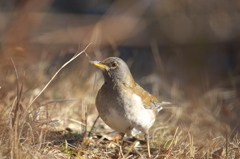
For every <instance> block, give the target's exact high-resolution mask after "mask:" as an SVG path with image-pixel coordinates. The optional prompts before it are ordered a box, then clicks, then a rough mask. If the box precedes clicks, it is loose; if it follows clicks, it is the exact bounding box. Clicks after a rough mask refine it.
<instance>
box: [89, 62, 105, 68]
mask: <svg viewBox="0 0 240 159" xmlns="http://www.w3.org/2000/svg"><path fill="white" fill-rule="evenodd" d="M90 63H91V64H93V65H95V66H97V67H99V68H101V69H106V70H108V69H109V67H108V66H107V65H104V64H102V63H101V61H90Z"/></svg>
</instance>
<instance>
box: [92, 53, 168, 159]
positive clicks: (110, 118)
mask: <svg viewBox="0 0 240 159" xmlns="http://www.w3.org/2000/svg"><path fill="white" fill-rule="evenodd" d="M90 63H91V64H93V65H95V66H97V67H99V68H100V69H101V70H102V74H103V76H104V83H103V85H102V87H101V88H100V90H99V91H98V93H97V96H96V100H95V104H96V108H97V111H98V113H99V116H100V117H101V118H102V120H103V121H104V122H105V123H106V124H107V125H108V126H109V127H110V128H112V129H114V130H116V131H118V132H120V133H122V134H123V136H124V134H130V135H132V136H135V135H137V134H139V133H144V137H145V140H146V143H147V151H148V157H149V158H150V157H151V152H150V143H149V129H150V128H151V127H152V125H153V124H154V122H155V119H156V116H157V114H158V112H159V111H160V110H162V109H163V106H164V105H168V104H170V102H158V100H157V98H156V97H155V96H153V95H151V94H150V93H149V92H147V91H146V90H144V89H143V88H142V87H141V86H140V85H139V84H137V83H136V82H135V80H134V78H133V76H132V74H131V72H130V70H129V68H128V66H127V64H126V63H125V62H124V61H123V60H122V59H120V58H118V57H108V58H106V59H105V60H102V61H90Z"/></svg>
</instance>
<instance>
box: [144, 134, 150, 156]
mask: <svg viewBox="0 0 240 159" xmlns="http://www.w3.org/2000/svg"><path fill="white" fill-rule="evenodd" d="M145 140H146V142H147V150H148V157H149V158H150V157H151V152H150V144H149V133H148V131H147V132H146V133H145Z"/></svg>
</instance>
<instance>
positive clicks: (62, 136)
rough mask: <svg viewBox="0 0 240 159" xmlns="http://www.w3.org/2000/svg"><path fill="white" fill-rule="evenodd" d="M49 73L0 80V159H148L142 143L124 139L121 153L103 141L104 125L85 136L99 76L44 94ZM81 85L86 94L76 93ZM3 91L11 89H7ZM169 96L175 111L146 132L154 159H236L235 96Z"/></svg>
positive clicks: (215, 92)
mask: <svg viewBox="0 0 240 159" xmlns="http://www.w3.org/2000/svg"><path fill="white" fill-rule="evenodd" d="M81 58H84V57H83V56H82V57H81ZM86 61H88V59H86ZM85 64H86V65H87V63H85ZM13 66H14V65H13ZM46 67H47V65H44V64H43V63H40V64H37V65H35V66H34V67H32V68H30V69H29V70H27V71H28V72H31V73H26V74H24V73H22V71H21V70H18V68H15V71H9V72H5V73H4V74H5V82H6V83H5V84H6V85H1V87H2V88H1V89H2V92H3V93H2V95H1V103H0V109H1V111H0V157H1V158H14V159H15V158H19V159H22V158H24V159H25V158H146V156H147V151H146V145H145V143H144V141H141V140H140V142H138V140H134V139H132V138H130V137H127V138H126V139H125V140H124V143H123V146H120V144H119V142H118V141H111V140H107V139H103V138H102V135H103V134H105V133H106V132H109V131H110V129H109V128H107V127H106V125H105V124H104V123H103V122H102V121H100V122H97V124H96V126H95V127H94V129H93V131H92V132H91V133H90V134H89V131H90V130H91V128H92V125H93V123H94V120H95V119H96V117H97V112H96V110H95V107H94V97H95V94H96V92H97V89H98V88H99V85H100V84H101V82H102V81H101V80H97V79H98V77H96V76H95V75H94V74H92V73H89V71H88V70H86V69H84V67H82V68H80V70H78V71H79V72H80V74H82V75H83V74H85V76H81V77H80V78H79V80H78V81H77V82H76V81H75V82H74V80H69V81H70V82H69V81H67V82H66V81H65V80H61V79H58V78H56V81H55V82H53V83H54V86H50V87H49V88H47V86H48V84H50V83H51V80H52V79H54V78H55V75H57V74H55V75H53V76H52V78H49V77H47V76H46V75H45V73H44V70H45V68H46ZM12 70H13V69H12ZM36 72H37V75H36ZM36 76H37V77H38V78H36ZM59 76H60V75H59ZM60 77H61V76H60ZM70 77H72V76H70ZM86 77H87V78H86ZM48 78H49V79H50V82H49V83H47V81H48V80H47V79H48ZM33 79H34V81H33ZM54 80H55V79H54ZM86 81H88V82H89V83H90V84H89V83H86ZM84 82H85V83H84ZM46 83H47V84H46ZM80 83H84V86H87V87H83V88H82V87H80V88H79V89H77V90H79V91H76V89H75V90H73V88H75V87H76V85H79V84H80ZM7 85H14V86H13V87H9V89H5V86H7ZM89 85H90V86H89ZM82 86H83V85H82ZM45 88H46V89H45ZM176 92H177V93H176ZM169 93H170V94H172V99H175V100H176V101H175V102H176V103H177V107H176V108H173V109H167V110H163V111H162V112H160V114H159V117H158V119H157V121H156V123H155V125H154V126H153V128H152V129H151V136H152V139H151V152H152V154H153V158H161V159H170V158H171V159H172V158H206V159H221V158H233V159H237V158H240V141H239V135H238V129H239V128H238V127H237V126H238V125H237V124H236V123H237V122H236V121H237V120H238V117H237V116H238V114H237V113H238V112H239V108H238V107H237V106H238V105H239V99H238V96H237V92H236V90H234V89H233V90H231V89H230V88H229V89H220V88H218V89H212V90H210V91H207V93H204V94H203V95H202V96H198V97H197V98H195V99H189V98H187V97H184V96H181V95H180V94H183V92H181V91H180V90H178V89H177V88H175V86H172V89H171V90H169ZM73 97H74V98H75V97H76V99H72V98H73ZM229 109H232V110H234V112H233V111H230V110H229ZM233 121H235V122H233ZM234 124H235V125H234ZM139 138H142V136H139Z"/></svg>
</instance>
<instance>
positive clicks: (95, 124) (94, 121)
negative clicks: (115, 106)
mask: <svg viewBox="0 0 240 159" xmlns="http://www.w3.org/2000/svg"><path fill="white" fill-rule="evenodd" d="M99 117H100V116H99V115H98V116H97V118H96V119H95V121H94V123H93V125H92V128H91V130H90V131H89V133H88V137H90V135H91V133H92V131H93V129H94V127H95V125H96V123H97V121H98V119H99Z"/></svg>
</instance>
